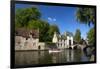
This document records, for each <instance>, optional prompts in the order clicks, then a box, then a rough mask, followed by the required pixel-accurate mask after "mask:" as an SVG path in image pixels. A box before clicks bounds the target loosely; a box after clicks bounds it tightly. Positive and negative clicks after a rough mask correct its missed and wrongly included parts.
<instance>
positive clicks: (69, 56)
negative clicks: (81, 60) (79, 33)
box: [67, 50, 75, 62]
mask: <svg viewBox="0 0 100 69" xmlns="http://www.w3.org/2000/svg"><path fill="white" fill-rule="evenodd" d="M74 58H75V57H74V50H67V62H70V61H74Z"/></svg>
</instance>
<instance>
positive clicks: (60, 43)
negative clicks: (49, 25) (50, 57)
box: [52, 32, 73, 49]
mask: <svg viewBox="0 0 100 69" xmlns="http://www.w3.org/2000/svg"><path fill="white" fill-rule="evenodd" d="M52 42H53V43H56V45H57V47H58V48H59V49H64V48H69V46H72V45H73V37H72V34H68V33H67V32H65V33H64V34H63V35H60V34H57V33H56V32H55V33H54V36H53V39H52Z"/></svg>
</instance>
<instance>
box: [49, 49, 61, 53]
mask: <svg viewBox="0 0 100 69" xmlns="http://www.w3.org/2000/svg"><path fill="white" fill-rule="evenodd" d="M61 51H62V50H60V49H52V50H49V53H58V52H61Z"/></svg>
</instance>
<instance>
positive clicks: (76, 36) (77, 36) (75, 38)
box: [74, 29, 81, 43]
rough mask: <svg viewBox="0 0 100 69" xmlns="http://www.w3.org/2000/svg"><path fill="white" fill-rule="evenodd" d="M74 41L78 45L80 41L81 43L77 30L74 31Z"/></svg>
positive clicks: (79, 33)
mask: <svg viewBox="0 0 100 69" xmlns="http://www.w3.org/2000/svg"><path fill="white" fill-rule="evenodd" d="M74 41H75V42H76V43H80V41H81V32H80V30H79V29H77V30H76V33H75V35H74Z"/></svg>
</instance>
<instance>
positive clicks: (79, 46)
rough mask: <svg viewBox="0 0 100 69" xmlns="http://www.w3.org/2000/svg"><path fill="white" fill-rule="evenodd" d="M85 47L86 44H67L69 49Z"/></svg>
mask: <svg viewBox="0 0 100 69" xmlns="http://www.w3.org/2000/svg"><path fill="white" fill-rule="evenodd" d="M85 47H86V45H80V44H76V45H71V46H69V48H71V49H82V50H83V49H84V48H85Z"/></svg>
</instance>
